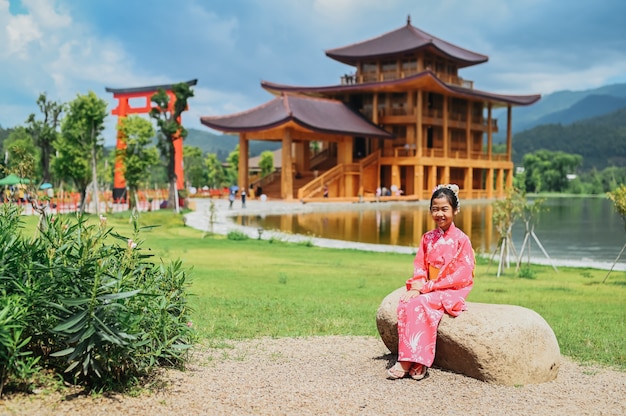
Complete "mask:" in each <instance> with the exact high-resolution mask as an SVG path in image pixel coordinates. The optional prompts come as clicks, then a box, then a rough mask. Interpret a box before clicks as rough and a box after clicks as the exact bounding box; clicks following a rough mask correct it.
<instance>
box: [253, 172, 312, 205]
mask: <svg viewBox="0 0 626 416" xmlns="http://www.w3.org/2000/svg"><path fill="white" fill-rule="evenodd" d="M320 174H321V173H320ZM311 180H313V172H304V173H302V174H301V176H300V177H298V178H296V177H294V178H293V189H292V191H291V192H292V195H293V197H294V199H295V198H297V196H298V189H300V188H301V187H303V186H304V185H306V184H307V183H309V182H310V181H311ZM263 193H264V194H265V195H267V198H268V199H273V200H276V199H282V196H281V194H280V175H276V178H275V179H274V180H273V181H272V182H270V183H268V184H265V185H264V186H263ZM258 196H259V195H257V197H258Z"/></svg>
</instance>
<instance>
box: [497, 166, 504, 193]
mask: <svg viewBox="0 0 626 416" xmlns="http://www.w3.org/2000/svg"><path fill="white" fill-rule="evenodd" d="M496 196H497V197H498V198H502V197H503V196H504V169H498V170H497V171H496Z"/></svg>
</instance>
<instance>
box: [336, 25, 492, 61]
mask: <svg viewBox="0 0 626 416" xmlns="http://www.w3.org/2000/svg"><path fill="white" fill-rule="evenodd" d="M421 50H427V51H430V52H432V53H434V54H436V55H440V56H445V57H446V58H448V59H452V60H454V61H456V62H457V63H458V64H459V67H461V68H463V67H466V66H471V65H476V64H480V63H483V62H487V60H489V57H488V56H486V55H481V54H479V53H476V52H472V51H469V50H467V49H463V48H461V47H459V46H456V45H453V44H452V43H449V42H446V41H445V40H442V39H439V38H437V37H435V36H433V35H431V34H428V33H426V32H424V31H422V30H420V29H418V28H416V27H414V26H412V25H411V19H410V18H409V19H407V24H406V25H405V26H403V27H401V28H399V29H396V30H393V31H391V32H387V33H385V34H383V35H380V36H378V37H375V38H372V39H369V40H365V41H363V42H359V43H354V44H352V45H348V46H344V47H341V48H336V49H329V50H327V51H326V55H327V56H328V57H330V58H333V59H335V60H337V61H339V62H343V63H344V64H348V65H353V66H354V65H356V63H357V62H359V61H364V60H370V59H371V60H376V59H379V58H385V57H392V56H398V55H404V54H408V53H412V52H417V51H421Z"/></svg>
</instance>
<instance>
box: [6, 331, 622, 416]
mask: <svg viewBox="0 0 626 416" xmlns="http://www.w3.org/2000/svg"><path fill="white" fill-rule="evenodd" d="M393 361H394V357H393V356H392V355H391V354H390V353H389V350H387V348H386V347H385V346H384V344H383V343H382V341H380V340H379V339H378V338H376V337H341V336H332V337H311V338H279V339H272V338H263V339H256V340H248V341H241V342H232V343H230V344H229V345H228V346H227V347H226V348H219V349H212V348H202V347H198V348H197V349H196V351H195V352H194V356H193V360H192V364H191V365H190V367H189V368H188V370H187V371H184V372H181V371H175V370H167V371H164V372H163V373H162V374H161V376H160V381H161V382H162V384H160V385H161V386H162V387H161V388H159V389H157V390H154V391H152V392H150V393H146V394H143V395H141V396H140V397H128V396H121V395H111V396H106V397H84V396H78V397H72V396H66V397H63V396H59V395H56V394H54V395H48V396H46V395H42V394H40V395H37V396H34V397H26V398H25V397H21V398H17V399H13V400H11V401H9V402H5V403H1V402H0V403H1V404H0V414H2V415H42V416H44V415H64V414H68V415H69V414H72V415H108V416H112V415H402V414H430V415H482V416H486V415H551V416H555V415H624V414H626V401H625V400H626V399H625V396H626V395H625V393H626V373H623V372H618V371H613V370H609V369H605V368H599V367H592V366H579V365H576V364H574V363H572V362H571V361H569V360H568V359H566V358H563V360H562V363H561V370H560V372H559V376H558V378H557V379H556V380H555V381H553V382H550V383H544V384H537V385H526V386H518V387H506V386H498V385H493V384H487V383H483V382H481V381H478V380H475V379H472V378H468V377H465V376H462V375H458V374H453V373H449V372H445V371H441V370H436V369H430V370H429V376H428V377H427V378H426V379H424V380H422V381H419V382H418V381H414V380H411V379H402V380H393V381H391V380H386V379H385V370H386V368H388V367H389V366H391V364H392V363H393Z"/></svg>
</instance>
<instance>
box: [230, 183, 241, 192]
mask: <svg viewBox="0 0 626 416" xmlns="http://www.w3.org/2000/svg"><path fill="white" fill-rule="evenodd" d="M238 190H239V187H238V186H237V185H233V186H231V187H230V192H237V191H238Z"/></svg>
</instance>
